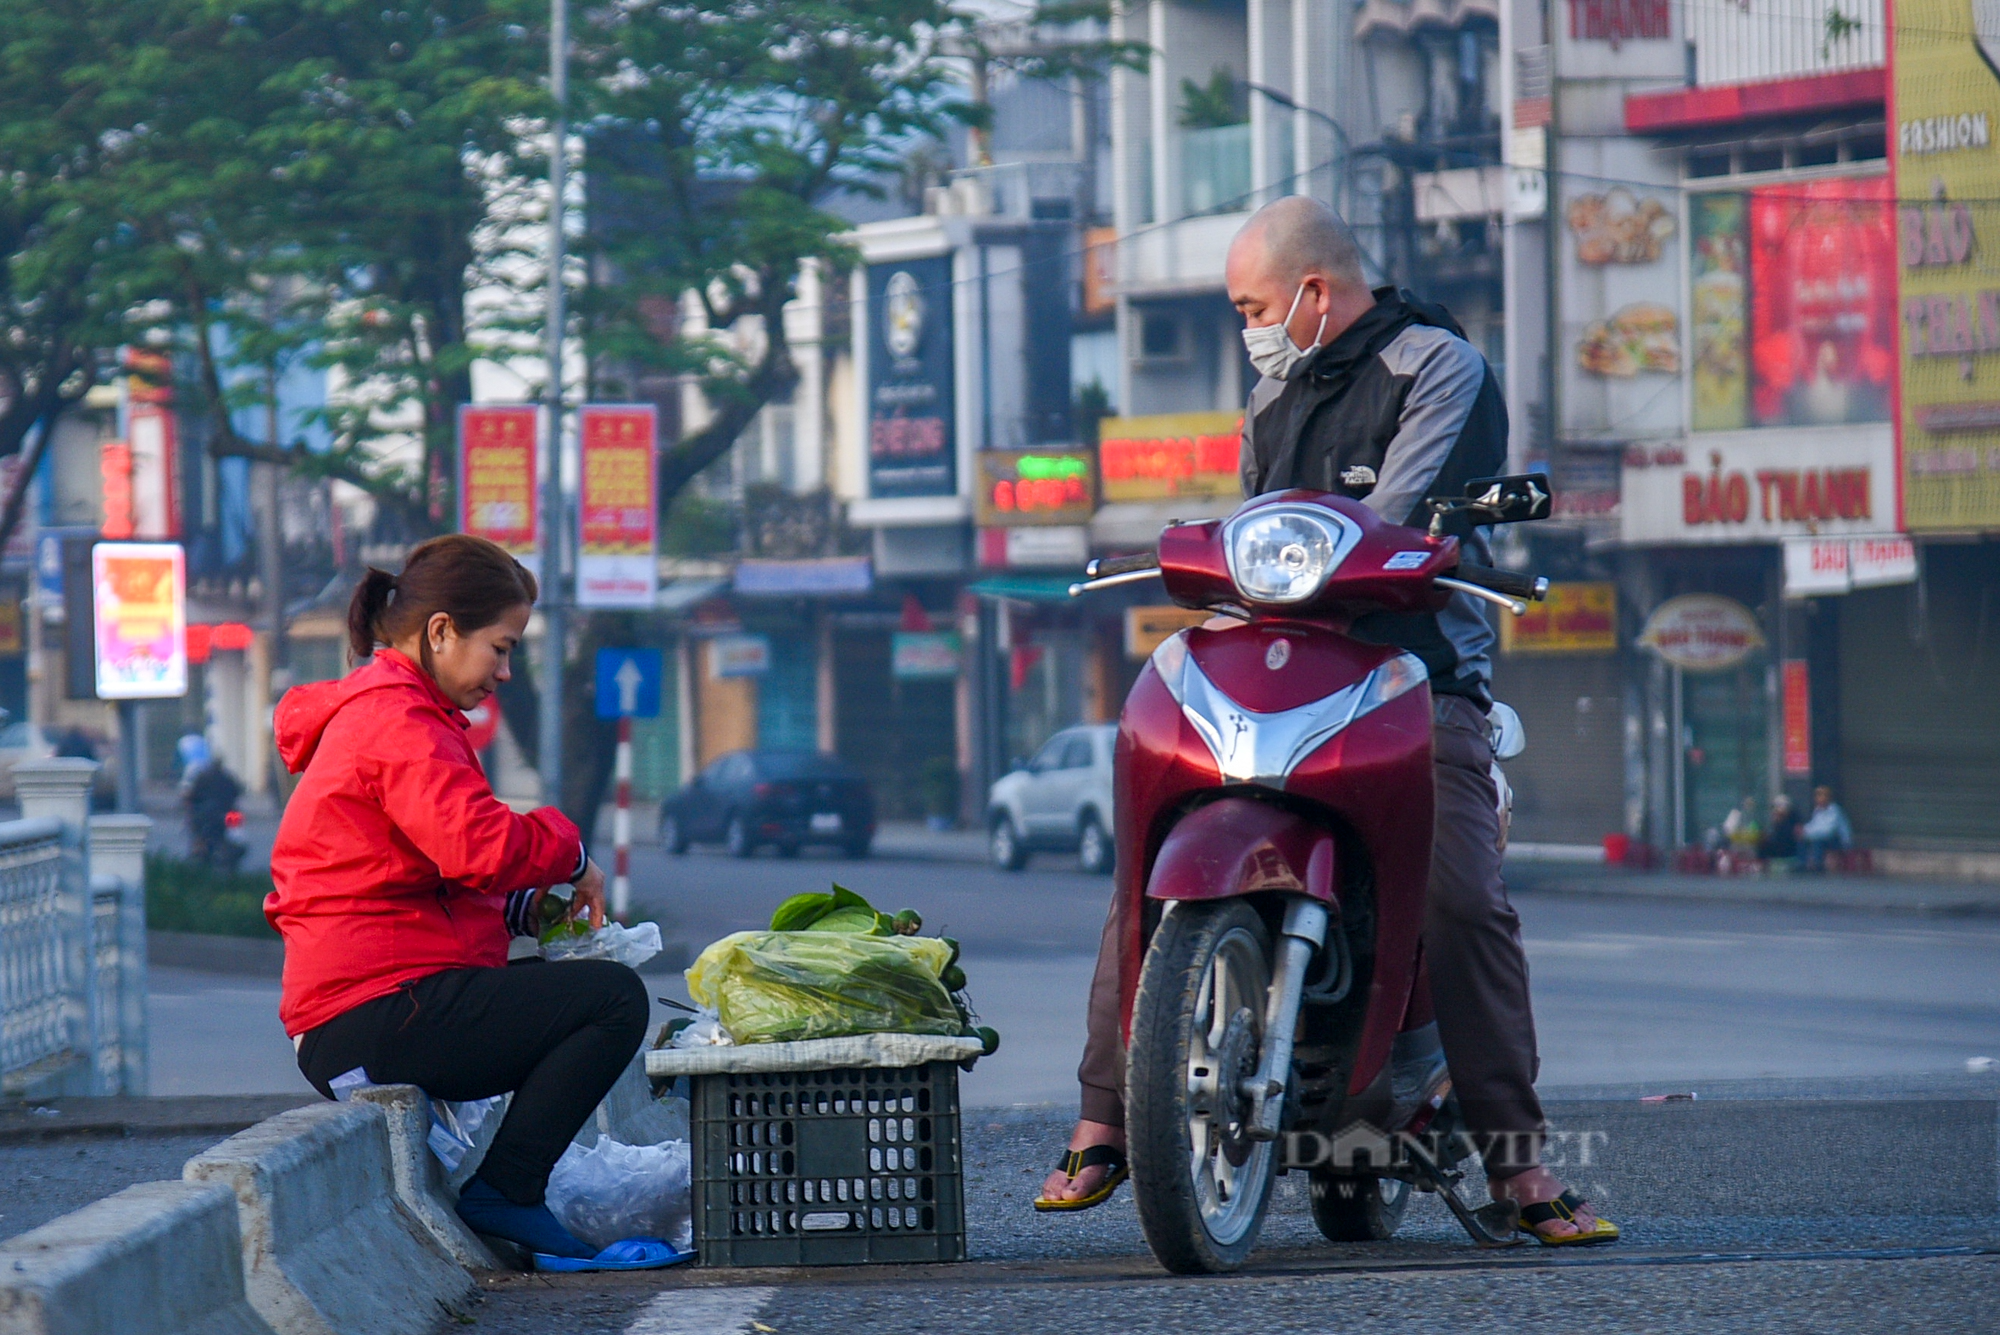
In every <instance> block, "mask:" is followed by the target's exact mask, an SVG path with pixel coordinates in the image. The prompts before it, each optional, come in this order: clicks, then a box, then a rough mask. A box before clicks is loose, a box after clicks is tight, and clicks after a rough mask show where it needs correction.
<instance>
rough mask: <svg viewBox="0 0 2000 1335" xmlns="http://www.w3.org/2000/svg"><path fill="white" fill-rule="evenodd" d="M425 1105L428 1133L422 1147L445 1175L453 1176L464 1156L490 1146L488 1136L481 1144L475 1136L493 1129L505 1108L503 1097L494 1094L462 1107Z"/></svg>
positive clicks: (440, 1102)
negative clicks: (428, 1115) (489, 1127)
mask: <svg viewBox="0 0 2000 1335" xmlns="http://www.w3.org/2000/svg"><path fill="white" fill-rule="evenodd" d="M429 1103H430V1105H431V1129H430V1134H429V1135H428V1136H427V1137H425V1140H426V1143H428V1144H429V1145H430V1147H431V1153H432V1154H435V1155H436V1156H437V1157H438V1162H439V1163H441V1164H443V1165H444V1170H445V1172H447V1173H456V1172H457V1171H458V1169H459V1165H461V1164H463V1163H464V1162H465V1156H466V1155H468V1154H470V1153H472V1152H473V1151H474V1150H475V1149H482V1148H483V1147H484V1145H485V1144H489V1143H491V1142H492V1139H493V1137H492V1136H490V1135H489V1136H487V1137H485V1138H484V1141H482V1140H481V1137H480V1134H479V1133H480V1132H481V1131H483V1130H486V1129H487V1124H488V1123H489V1122H492V1123H493V1124H494V1125H495V1126H496V1127H497V1125H498V1121H499V1118H500V1116H501V1115H502V1114H503V1113H504V1112H505V1110H506V1107H507V1096H506V1095H505V1094H496V1095H494V1096H493V1097H492V1098H490V1099H468V1100H466V1101H465V1102H462V1103H447V1102H445V1101H444V1100H443V1099H431V1100H429Z"/></svg>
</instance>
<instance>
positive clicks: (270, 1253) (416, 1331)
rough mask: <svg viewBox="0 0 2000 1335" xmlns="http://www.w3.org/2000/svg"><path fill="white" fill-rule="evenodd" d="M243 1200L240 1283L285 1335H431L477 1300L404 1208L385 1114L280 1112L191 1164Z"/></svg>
mask: <svg viewBox="0 0 2000 1335" xmlns="http://www.w3.org/2000/svg"><path fill="white" fill-rule="evenodd" d="M183 1176H184V1177H185V1178H186V1180H188V1181H190V1182H221V1183H224V1184H226V1185H228V1186H229V1187H230V1188H232V1189H233V1190H234V1191H235V1193H236V1204H237V1211H238V1216H239V1222H240V1226H241V1229H242V1235H243V1273H244V1286H245V1289H246V1291H247V1292H248V1294H249V1297H250V1305H251V1306H252V1307H254V1308H256V1310H257V1313H258V1315H260V1316H262V1317H263V1318H264V1320H265V1321H267V1322H269V1323H270V1324H271V1325H272V1326H273V1327H275V1328H277V1329H278V1330H280V1331H283V1332H284V1335H428V1332H429V1331H430V1330H431V1329H432V1328H433V1327H434V1326H435V1325H436V1323H437V1319H438V1317H439V1315H440V1311H441V1310H442V1311H444V1312H453V1311H455V1310H456V1309H457V1307H458V1305H459V1304H460V1303H462V1302H463V1301H464V1300H465V1299H466V1298H468V1297H469V1296H470V1295H471V1294H472V1291H473V1284H472V1279H471V1276H469V1275H468V1274H466V1272H465V1271H464V1270H463V1269H462V1268H460V1266H459V1265H458V1264H457V1263H456V1262H455V1261H453V1260H452V1259H451V1257H450V1255H449V1254H448V1253H447V1252H446V1251H445V1249H444V1248H443V1247H441V1246H439V1245H438V1243H437V1242H436V1241H434V1240H433V1239H432V1237H431V1235H430V1233H429V1232H428V1231H427V1230H426V1228H425V1227H424V1225H423V1224H422V1223H420V1222H419V1221H418V1220H417V1219H416V1218H415V1217H414V1216H413V1215H412V1214H411V1213H410V1211H409V1210H407V1209H406V1208H404V1206H403V1205H402V1204H401V1202H400V1201H399V1200H398V1199H397V1194H396V1183H395V1171H394V1168H393V1167H392V1158H391V1153H390V1149H389V1130H388V1123H387V1118H386V1116H385V1111H384V1109H382V1108H380V1107H378V1106H376V1105H374V1104H370V1103H335V1104H320V1105H317V1106H315V1107H309V1108H298V1109H294V1110H293V1111H291V1112H288V1113H281V1114H279V1115H278V1116H276V1117H273V1118H271V1119H270V1120H269V1121H267V1122H262V1123H259V1124H258V1125H256V1126H254V1127H251V1128H250V1129H249V1130H248V1131H243V1132H240V1133H238V1134H237V1135H234V1136H231V1137H230V1138H229V1139H228V1140H225V1141H223V1142H222V1143H221V1144H220V1145H217V1146H215V1147H214V1148H213V1149H210V1150H208V1151H207V1152H205V1153H203V1154H200V1155H197V1156H196V1157H195V1158H193V1159H190V1160H188V1163H187V1167H186V1168H185V1169H184V1170H183Z"/></svg>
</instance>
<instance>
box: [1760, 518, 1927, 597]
mask: <svg viewBox="0 0 2000 1335" xmlns="http://www.w3.org/2000/svg"><path fill="white" fill-rule="evenodd" d="M1916 578H1917V548H1916V544H1915V543H1913V542H1911V541H1910V539H1908V538H1906V537H1904V536H1903V535H1901V534H1898V533H1885V534H1877V535H1872V536H1870V537H1865V538H1787V539H1785V596H1786V597H1787V598H1820V597H1826V596H1828V595H1837V594H1843V593H1846V592H1848V591H1849V590H1850V589H1874V588H1881V587H1884V586H1886V585H1890V584H1909V583H1912V582H1913V581H1915V579H1916Z"/></svg>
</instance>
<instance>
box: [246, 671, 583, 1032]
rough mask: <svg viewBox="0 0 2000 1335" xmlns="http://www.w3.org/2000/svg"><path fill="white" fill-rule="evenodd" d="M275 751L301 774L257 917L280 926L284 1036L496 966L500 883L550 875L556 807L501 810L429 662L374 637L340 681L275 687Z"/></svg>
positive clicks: (568, 857) (563, 838)
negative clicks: (440, 978)
mask: <svg viewBox="0 0 2000 1335" xmlns="http://www.w3.org/2000/svg"><path fill="white" fill-rule="evenodd" d="M273 727H274V731H275V732H276V734H277V742H278V751H279V754H280V755H282V756H283V757H284V760H285V764H286V766H287V767H288V768H289V769H290V770H291V771H292V772H293V773H295V774H296V773H299V772H300V771H303V772H304V775H305V777H304V778H302V779H301V780H299V786H298V788H297V790H296V791H295V792H293V794H292V799H291V801H290V802H289V803H288V804H287V805H286V807H285V816H284V819H283V820H282V821H281V822H280V823H279V825H278V838H277V842H276V843H275V844H274V845H273V846H272V849H271V879H272V881H273V882H274V883H275V884H276V887H277V888H276V889H275V890H273V891H272V892H271V894H270V895H269V896H268V897H267V898H266V899H265V900H264V916H265V917H266V918H268V919H270V921H271V925H272V926H273V927H275V928H277V930H278V932H279V934H280V935H281V936H283V937H284V939H285V978H284V991H283V995H282V998H281V1000H280V1002H279V1005H278V1016H279V1018H280V1019H282V1020H283V1021H284V1023H285V1032H286V1033H288V1034H291V1035H294V1036H296V1035H298V1034H302V1033H304V1032H305V1031H306V1030H308V1029H313V1028H316V1027H317V1026H319V1025H322V1024H325V1023H326V1022H327V1021H328V1020H331V1019H332V1018H334V1017H335V1016H336V1015H339V1014H341V1013H342V1012H344V1011H347V1010H350V1009H352V1008H353V1007H355V1006H358V1005H360V1004H361V1003H362V1002H364V1001H372V1000H374V999H375V998H376V997H380V996H385V995H387V994H388V993H390V992H393V991H395V990H396V989H397V988H398V987H400V986H401V985H402V984H404V983H406V982H408V981H410V980H412V979H416V978H424V977H427V976H429V975H430V974H434V973H439V972H441V971H443V970H445V969H464V968H473V967H482V966H489V967H497V966H501V965H504V964H506V963H507V941H508V936H509V933H508V930H507V927H506V925H505V923H504V921H503V916H502V915H503V906H504V904H505V902H506V896H507V895H508V894H509V893H511V892H513V891H516V890H521V889H526V888H528V887H540V886H548V885H555V884H557V883H559V882H562V881H566V880H568V879H569V877H570V876H571V875H573V874H574V873H575V871H576V868H577V863H578V860H579V859H580V857H581V855H582V841H581V839H580V837H579V835H578V834H577V829H576V826H574V825H572V824H571V823H570V822H569V820H568V819H567V818H565V817H564V816H563V815H562V813H561V812H559V811H557V810H556V809H555V808H553V807H543V808H542V809H540V810H539V811H531V812H529V813H528V814H527V815H525V816H522V815H517V814H516V813H515V812H514V811H512V810H511V809H509V808H508V806H507V805H506V804H505V803H503V802H502V801H501V800H500V799H499V798H497V797H495V796H494V795H493V786H492V785H491V784H490V783H488V782H487V780H486V774H485V772H484V771H483V770H481V769H480V767H479V761H478V758H477V757H476V756H475V755H474V754H473V750H472V747H471V746H470V745H469V744H468V743H467V742H466V740H465V729H466V720H465V716H464V715H463V714H461V713H459V712H458V709H457V707H456V706H454V705H453V704H452V703H451V702H450V701H449V700H447V699H446V698H445V696H444V693H443V692H441V691H439V690H438V688H437V685H436V683H434V682H433V681H432V680H431V678H430V674H429V673H427V672H425V671H424V670H423V669H421V668H420V667H418V666H417V665H416V664H415V663H412V662H411V661H410V660H409V659H408V658H405V657H404V656H403V655H402V654H400V653H397V652H396V651H395V650H394V649H377V650H376V651H375V657H374V659H373V660H372V661H370V662H369V663H368V664H367V665H366V666H364V667H362V668H360V669H358V670H357V671H355V672H352V673H350V674H348V676H346V677H345V678H343V679H342V680H340V681H327V682H316V683H314V684H312V685H310V686H298V687H294V688H293V689H291V690H289V691H287V692H285V697H284V699H282V700H280V701H279V702H278V709H277V714H276V717H275V719H274V720H273Z"/></svg>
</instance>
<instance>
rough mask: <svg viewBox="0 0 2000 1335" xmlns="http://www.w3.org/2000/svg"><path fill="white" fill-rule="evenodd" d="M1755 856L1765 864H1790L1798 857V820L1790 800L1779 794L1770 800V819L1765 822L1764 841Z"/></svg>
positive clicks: (1759, 845) (1758, 846)
mask: <svg viewBox="0 0 2000 1335" xmlns="http://www.w3.org/2000/svg"><path fill="white" fill-rule="evenodd" d="M1757 855H1758V856H1759V857H1761V858H1763V859H1764V860H1765V861H1766V862H1786V863H1789V862H1792V861H1794V860H1796V859H1797V857H1798V856H1799V818H1798V814H1797V813H1796V812H1794V811H1793V810H1792V799H1791V798H1789V797H1786V796H1785V795H1784V794H1783V793H1779V794H1778V795H1777V796H1776V797H1774V798H1772V799H1771V818H1770V820H1768V821H1766V822H1765V826H1764V840H1763V842H1762V843H1760V844H1758V845H1757Z"/></svg>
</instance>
